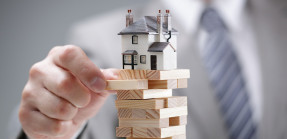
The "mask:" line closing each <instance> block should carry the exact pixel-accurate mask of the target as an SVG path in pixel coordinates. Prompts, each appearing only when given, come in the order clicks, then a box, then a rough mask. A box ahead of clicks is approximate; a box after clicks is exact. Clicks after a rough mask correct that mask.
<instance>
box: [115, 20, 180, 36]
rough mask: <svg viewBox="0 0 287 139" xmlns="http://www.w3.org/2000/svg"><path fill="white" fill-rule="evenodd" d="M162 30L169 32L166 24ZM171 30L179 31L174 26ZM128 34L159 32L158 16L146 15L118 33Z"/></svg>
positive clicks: (173, 32)
mask: <svg viewBox="0 0 287 139" xmlns="http://www.w3.org/2000/svg"><path fill="white" fill-rule="evenodd" d="M162 31H163V32H164V33H167V32H168V30H167V25H166V24H163V30H162ZM171 32H172V34H175V33H178V32H177V30H175V29H174V28H172V30H171ZM127 34H158V32H157V22H156V17H155V16H145V17H143V18H141V19H140V20H137V21H136V22H134V23H133V24H131V25H129V26H128V27H126V28H125V29H123V30H122V31H121V32H120V33H119V34H118V35H127Z"/></svg>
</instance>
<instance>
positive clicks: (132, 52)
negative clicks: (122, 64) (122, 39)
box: [122, 50, 138, 55]
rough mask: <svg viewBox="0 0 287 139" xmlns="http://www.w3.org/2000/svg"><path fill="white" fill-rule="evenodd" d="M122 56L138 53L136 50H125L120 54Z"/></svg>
mask: <svg viewBox="0 0 287 139" xmlns="http://www.w3.org/2000/svg"><path fill="white" fill-rule="evenodd" d="M122 54H123V55H137V54H138V52H137V51H136V50H126V51H125V52H123V53H122Z"/></svg>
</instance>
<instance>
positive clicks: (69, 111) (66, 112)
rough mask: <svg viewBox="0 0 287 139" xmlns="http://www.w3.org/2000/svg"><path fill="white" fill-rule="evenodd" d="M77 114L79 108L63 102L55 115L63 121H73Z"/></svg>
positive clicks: (59, 104)
mask: <svg viewBox="0 0 287 139" xmlns="http://www.w3.org/2000/svg"><path fill="white" fill-rule="evenodd" d="M76 112H77V108H75V107H74V106H73V105H72V104H70V103H69V102H67V101H64V100H63V101H60V102H59V103H58V106H57V109H56V112H55V114H56V115H57V116H58V117H60V118H61V119H63V120H71V119H72V118H73V117H74V116H75V114H76Z"/></svg>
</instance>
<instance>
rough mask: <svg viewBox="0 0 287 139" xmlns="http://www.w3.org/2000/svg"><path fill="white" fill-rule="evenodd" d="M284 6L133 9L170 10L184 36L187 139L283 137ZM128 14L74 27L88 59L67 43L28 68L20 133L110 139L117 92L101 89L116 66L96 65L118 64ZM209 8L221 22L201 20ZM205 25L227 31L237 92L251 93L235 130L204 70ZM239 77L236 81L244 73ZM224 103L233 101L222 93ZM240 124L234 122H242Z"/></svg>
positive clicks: (187, 0)
mask: <svg viewBox="0 0 287 139" xmlns="http://www.w3.org/2000/svg"><path fill="white" fill-rule="evenodd" d="M286 6H287V2H285V1H283V0H277V1H272V0H261V1H259V0H233V1H223V0H214V1H209V2H203V1H192V0H183V1H177V2H175V1H171V0H162V1H156V2H153V3H151V4H147V5H145V6H143V7H135V8H134V9H136V10H135V12H134V14H135V15H136V16H140V15H141V16H143V15H146V14H147V13H148V14H151V12H150V11H156V10H157V9H160V8H162V9H170V10H171V13H172V15H173V19H172V20H173V27H175V28H176V29H178V30H179V32H180V34H181V35H180V36H179V38H178V54H179V56H178V67H179V68H190V69H191V74H192V75H191V77H192V78H191V80H190V81H189V88H188V89H186V90H180V92H178V94H180V95H186V96H188V98H189V99H188V100H189V117H188V125H187V133H186V134H187V138H188V139H189V138H196V139H209V138H210V139H211V138H213V139H225V138H255V137H257V138H261V139H270V138H274V139H285V138H287V133H286V130H287V120H286V117H287V100H286V98H287V93H286V90H287V86H286V85H285V84H286V82H287V76H286V75H287V74H286V71H287V64H286V62H285V61H284V60H285V59H287V57H286V54H285V53H286V52H287V51H286V50H287V47H286V44H287V39H286V38H287V12H286V9H287V7H286ZM207 7H212V9H208V8H207ZM125 11H126V10H125V9H119V10H117V11H114V12H110V13H106V14H104V15H102V16H100V17H97V18H95V19H91V20H88V21H83V22H81V23H79V24H77V25H76V26H74V28H73V30H72V34H71V42H72V43H73V44H76V45H78V46H80V47H81V48H82V49H84V50H85V51H86V52H89V58H90V59H91V60H90V59H89V58H88V57H87V56H86V55H85V53H84V51H83V50H82V49H81V48H79V47H76V46H71V45H69V46H60V47H55V48H53V49H52V50H51V51H50V52H49V54H48V56H47V57H46V58H45V59H44V60H43V61H41V62H39V63H36V64H35V65H34V66H32V68H31V71H30V78H29V80H28V82H27V85H26V86H25V88H24V90H23V95H22V102H21V106H20V110H19V118H20V121H21V124H22V129H23V131H24V132H23V133H24V134H26V135H27V136H29V137H30V138H77V137H79V138H108V139H110V138H115V127H116V123H117V121H116V112H117V111H116V109H115V108H114V106H113V105H114V103H113V101H114V99H115V97H114V96H111V97H109V98H108V96H109V95H108V93H105V92H106V91H105V90H104V88H105V85H106V84H105V80H106V79H116V78H117V75H116V71H115V70H102V71H101V70H100V69H99V68H103V69H104V68H110V67H114V68H120V67H121V62H120V60H119V59H120V58H121V56H120V54H121V50H120V37H119V36H116V34H117V33H118V32H119V31H120V30H122V29H123V28H124V24H125V17H124V15H125V13H124V12H125ZM210 13H211V15H215V16H211V19H212V20H217V21H219V23H220V24H219V25H218V24H216V25H206V24H208V23H209V22H206V20H205V14H210ZM154 14H156V13H154ZM218 16H219V17H218ZM207 17H208V16H207ZM214 17H216V18H215V19H214ZM121 24H122V25H121ZM209 26H217V27H218V26H219V27H218V28H219V29H218V28H217V29H216V30H221V29H222V28H224V32H222V30H221V31H220V33H219V34H217V35H215V36H224V37H223V38H225V37H226V36H227V35H228V37H226V38H227V39H228V43H226V44H225V43H223V44H224V45H223V46H225V47H229V46H230V47H232V50H230V48H225V47H224V48H225V49H223V50H230V51H232V54H233V53H234V54H235V55H236V58H235V59H236V61H238V62H236V63H239V65H240V67H241V68H240V69H241V72H240V77H241V73H242V76H243V77H244V79H245V80H244V85H245V88H244V89H246V90H247V91H246V92H247V93H244V94H240V95H241V96H248V97H244V98H245V99H246V100H245V99H244V100H242V102H243V101H244V102H245V101H246V102H249V103H246V104H245V103H242V104H244V108H245V109H246V110H250V111H248V112H245V113H244V114H248V118H243V120H246V121H245V122H246V124H244V125H241V128H240V130H238V129H239V128H232V127H234V126H233V125H235V124H236V122H235V123H232V122H230V120H228V119H229V117H228V115H232V114H233V113H237V112H230V113H228V112H226V111H229V109H224V108H226V107H225V105H224V103H223V102H222V101H221V99H218V97H217V94H216V93H217V89H216V87H217V86H216V85H217V83H216V80H215V79H214V78H213V77H214V76H210V75H213V74H212V73H209V71H213V70H214V69H212V67H211V68H210V66H209V65H206V63H208V61H207V62H206V61H205V59H208V57H207V56H208V55H207V56H206V55H204V52H205V49H206V48H205V47H207V46H206V42H207V41H206V40H208V38H211V39H214V42H217V41H220V40H219V39H216V38H212V37H210V36H212V34H210V32H212V31H210V30H211V29H210V28H208V27H209ZM226 30H227V31H226ZM225 31H226V32H228V33H226V32H225ZM208 42H211V41H208ZM229 42H230V43H231V44H232V45H230V43H229ZM214 44H216V43H211V44H210V46H209V47H211V46H213V45H214ZM223 46H222V47H223ZM214 47H216V46H214ZM218 47H219V46H218ZM218 51H219V50H218ZM215 52H216V50H215V51H212V53H209V54H210V55H209V56H211V55H212V54H213V53H215ZM222 53H227V52H222ZM215 57H216V56H215ZM232 57H233V56H232ZM203 59H204V60H203ZM92 61H94V62H95V63H96V64H94V63H93V62H92ZM232 63H233V64H234V63H235V62H231V64H230V65H232ZM217 64H218V65H219V64H220V63H215V65H217ZM96 65H97V66H96ZM236 65H237V64H236ZM227 73H228V72H226V74H227ZM226 74H223V76H224V75H226ZM236 74H237V75H238V74H239V73H236ZM216 76H217V75H216ZM223 76H222V78H223ZM237 77H239V75H238V76H237ZM238 80H240V82H241V78H240V79H238ZM242 82H243V81H242ZM226 84H227V83H226ZM234 84H235V85H229V86H236V82H235V83H234ZM240 92H245V91H240ZM219 93H221V92H219ZM238 96H239V94H238ZM236 98H240V97H234V98H232V99H234V102H237V101H236ZM247 98H248V99H247ZM226 100H231V98H230V99H229V98H228V96H226ZM247 100H248V101H247ZM238 101H239V100H238ZM104 102H106V103H105V105H104V106H103V104H104ZM239 102H241V101H239ZM232 104H233V103H232ZM240 104H241V103H240ZM234 105H236V104H234ZM102 106H103V108H102V109H101V110H100V108H101V107H102ZM238 106H239V105H238ZM222 107H223V108H222ZM234 107H236V106H234ZM242 107H243V106H242ZM242 109H243V108H242ZM245 109H244V110H245ZM241 111H243V110H241ZM244 114H242V115H243V116H242V117H245V116H244ZM238 115H241V113H240V112H238ZM239 117H240V116H239ZM226 119H227V120H226ZM235 119H236V118H235ZM239 119H240V118H239ZM241 120H242V119H241ZM235 121H237V120H235ZM238 121H239V122H238ZM238 121H237V124H238V123H241V121H240V120H238ZM247 123H248V124H247ZM244 129H246V130H244ZM247 133H248V134H247ZM24 134H22V135H23V136H24ZM243 136H244V137H243Z"/></svg>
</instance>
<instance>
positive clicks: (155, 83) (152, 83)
mask: <svg viewBox="0 0 287 139" xmlns="http://www.w3.org/2000/svg"><path fill="white" fill-rule="evenodd" d="M148 88H149V89H175V88H177V79H169V80H149V81H148Z"/></svg>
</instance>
